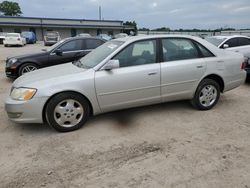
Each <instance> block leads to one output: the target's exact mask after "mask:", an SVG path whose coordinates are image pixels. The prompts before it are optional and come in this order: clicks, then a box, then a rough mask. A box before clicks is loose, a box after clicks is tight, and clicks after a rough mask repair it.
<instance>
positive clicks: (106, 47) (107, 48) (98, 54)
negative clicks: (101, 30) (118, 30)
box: [76, 41, 124, 69]
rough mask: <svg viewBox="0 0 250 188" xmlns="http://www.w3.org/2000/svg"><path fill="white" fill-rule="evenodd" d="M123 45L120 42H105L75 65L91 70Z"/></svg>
mask: <svg viewBox="0 0 250 188" xmlns="http://www.w3.org/2000/svg"><path fill="white" fill-rule="evenodd" d="M123 43H124V42H122V41H109V42H106V43H104V44H103V45H101V46H99V47H98V48H96V49H95V50H93V51H92V52H90V53H89V54H87V55H86V56H85V57H83V58H81V59H80V60H79V61H77V64H76V65H77V66H79V67H82V68H86V69H89V68H93V67H95V66H96V65H98V64H99V63H100V62H101V61H102V60H104V59H105V58H106V57H108V56H109V55H110V54H111V53H112V52H114V51H115V50H116V49H117V48H119V47H120V46H121V45H122V44H123Z"/></svg>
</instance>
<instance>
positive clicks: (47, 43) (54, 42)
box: [44, 41, 58, 45]
mask: <svg viewBox="0 0 250 188" xmlns="http://www.w3.org/2000/svg"><path fill="white" fill-rule="evenodd" d="M57 42H58V41H44V44H45V45H54V44H56V43H57Z"/></svg>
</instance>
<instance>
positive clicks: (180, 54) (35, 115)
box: [5, 35, 246, 132]
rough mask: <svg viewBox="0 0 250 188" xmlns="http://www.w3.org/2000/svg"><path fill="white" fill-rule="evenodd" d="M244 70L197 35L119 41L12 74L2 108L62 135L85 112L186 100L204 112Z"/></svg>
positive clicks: (239, 59) (237, 58)
mask: <svg viewBox="0 0 250 188" xmlns="http://www.w3.org/2000/svg"><path fill="white" fill-rule="evenodd" d="M243 68H244V57H243V55H242V54H239V53H234V52H230V51H226V50H221V49H219V48H217V47H215V46H214V45H212V44H210V43H209V42H207V41H205V40H203V39H200V38H198V37H192V36H182V35H159V36H137V37H126V38H120V39H115V40H111V41H108V42H106V43H104V44H103V45H101V46H100V47H98V48H96V49H95V50H93V51H92V52H90V53H89V54H88V55H86V56H85V57H83V58H81V59H80V60H79V61H75V62H73V63H67V64H63V65H58V66H53V67H50V68H44V69H41V70H36V71H33V72H30V73H27V74H25V75H23V76H21V77H19V78H18V79H17V80H15V82H14V83H13V85H12V90H11V94H10V96H9V98H8V99H7V100H6V102H5V109H6V111H7V114H8V116H9V118H10V119H11V120H13V121H14V122H18V123H43V122H47V123H48V124H49V125H51V126H52V127H54V128H55V129H56V130H58V131H64V132H66V131H73V130H76V129H78V128H80V127H81V126H83V125H84V123H85V122H86V121H87V119H88V118H89V116H92V115H97V114H100V113H105V112H109V111H115V110H120V109H126V108H131V107H137V106H144V105H150V104H156V103H163V102H168V101H175V100H188V99H189V100H191V101H192V104H193V106H194V107H195V108H197V109H199V110H209V109H211V108H213V107H214V106H215V105H216V104H217V102H218V100H219V98H220V94H221V93H225V92H226V91H229V90H232V89H234V88H236V87H238V86H240V85H241V84H242V83H244V81H245V79H246V71H245V70H244V69H243ZM204 115H205V114H204ZM180 116H181V114H180Z"/></svg>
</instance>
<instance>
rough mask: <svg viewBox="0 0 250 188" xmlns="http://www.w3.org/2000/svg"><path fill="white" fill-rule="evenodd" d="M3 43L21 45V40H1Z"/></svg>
mask: <svg viewBox="0 0 250 188" xmlns="http://www.w3.org/2000/svg"><path fill="white" fill-rule="evenodd" d="M3 44H4V45H23V43H22V41H6V40H4V41H3Z"/></svg>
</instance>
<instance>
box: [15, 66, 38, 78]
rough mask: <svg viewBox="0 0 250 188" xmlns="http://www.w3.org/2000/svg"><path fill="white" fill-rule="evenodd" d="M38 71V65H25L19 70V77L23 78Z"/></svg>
mask: <svg viewBox="0 0 250 188" xmlns="http://www.w3.org/2000/svg"><path fill="white" fill-rule="evenodd" d="M37 69H38V67H37V65H35V64H33V63H25V64H23V65H22V66H21V67H20V68H19V71H18V75H19V76H22V75H24V74H26V73H28V72H31V71H34V70H37Z"/></svg>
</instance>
